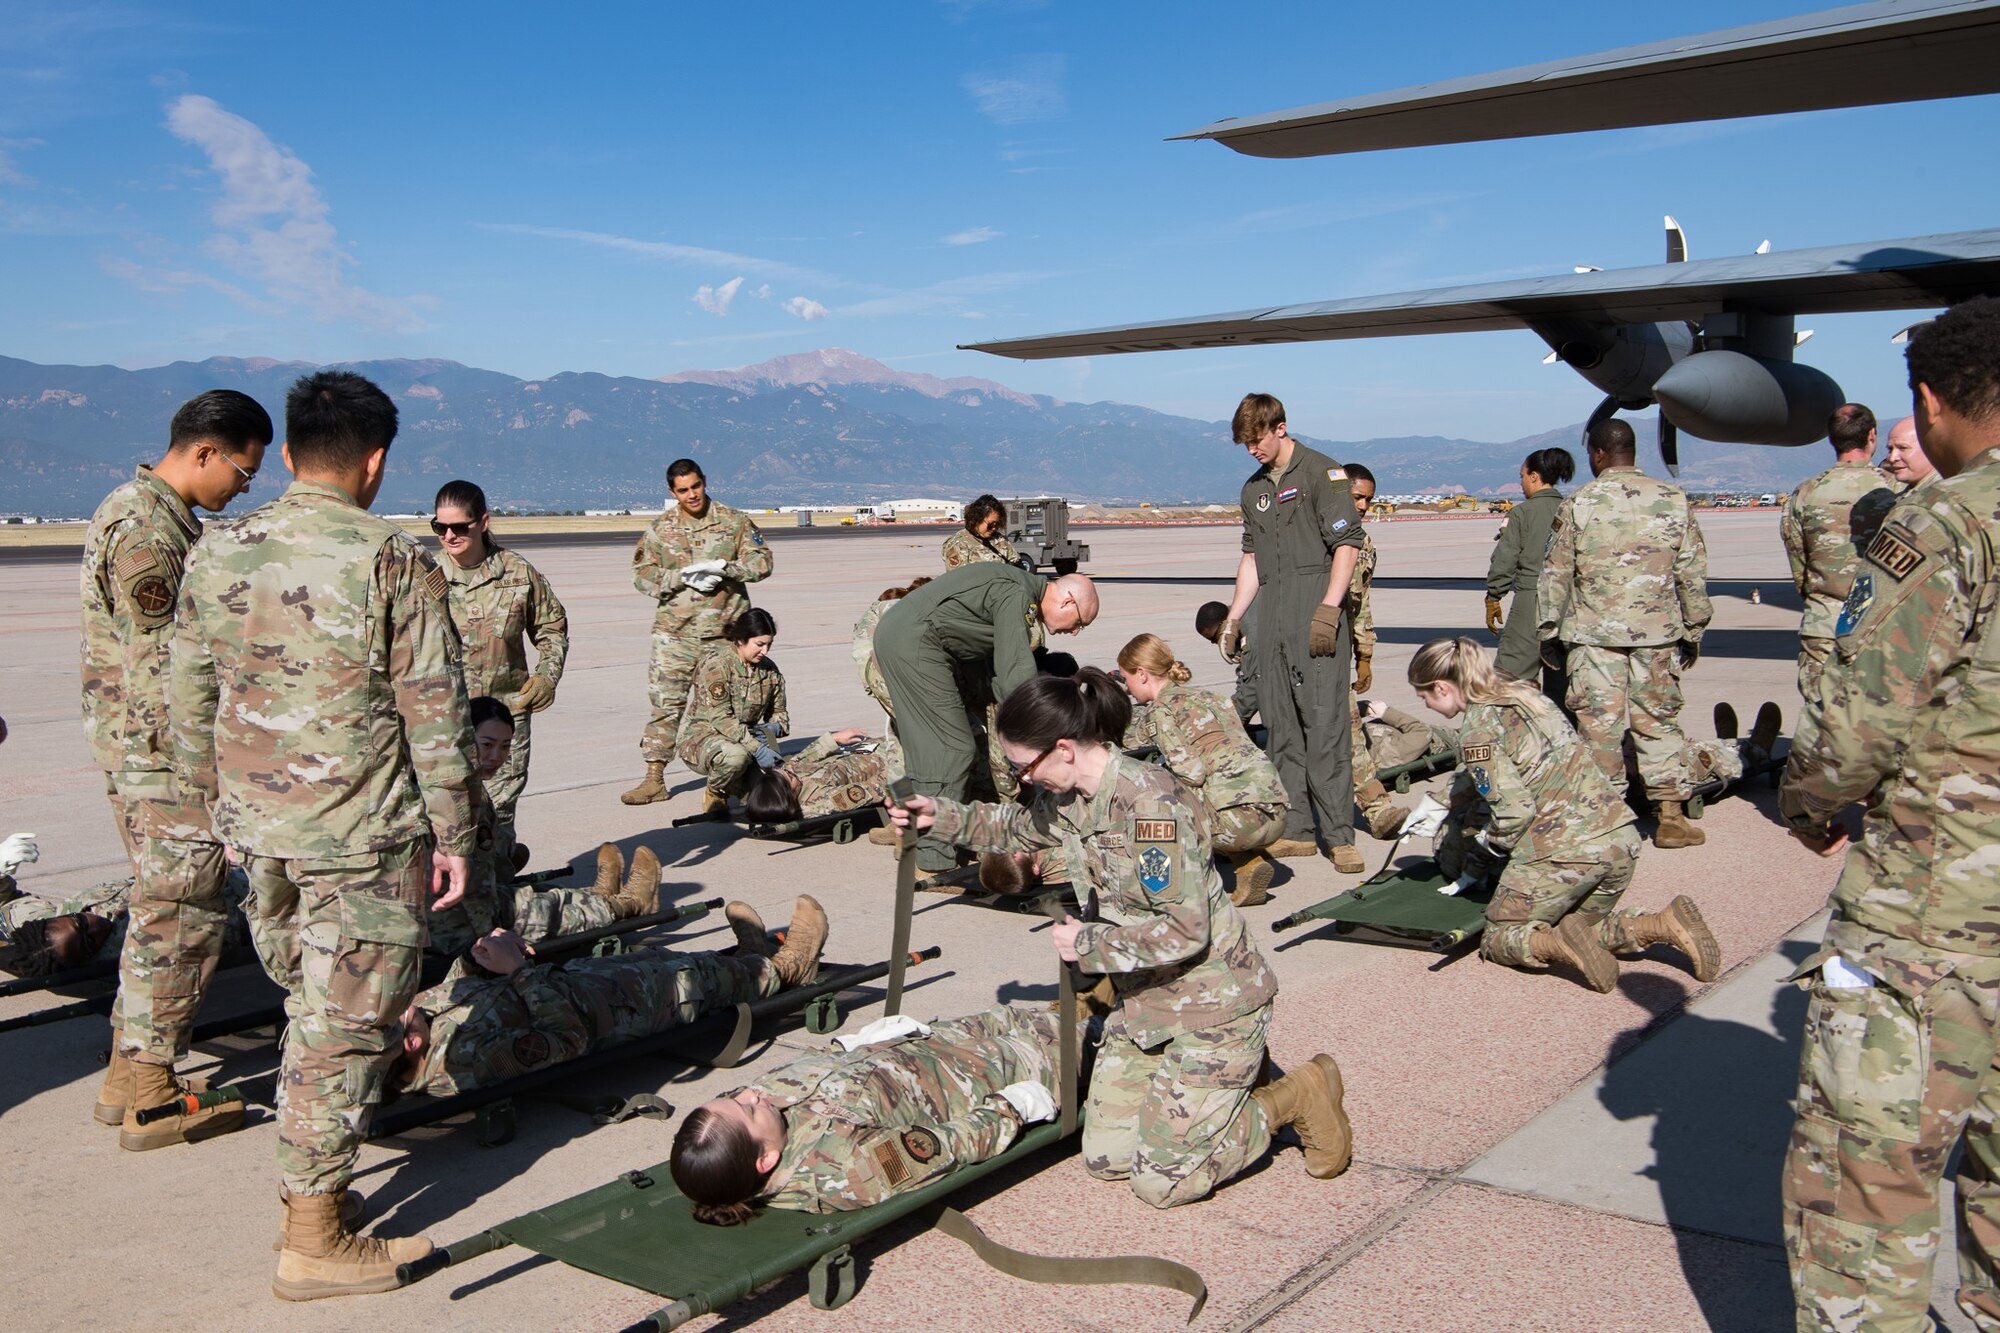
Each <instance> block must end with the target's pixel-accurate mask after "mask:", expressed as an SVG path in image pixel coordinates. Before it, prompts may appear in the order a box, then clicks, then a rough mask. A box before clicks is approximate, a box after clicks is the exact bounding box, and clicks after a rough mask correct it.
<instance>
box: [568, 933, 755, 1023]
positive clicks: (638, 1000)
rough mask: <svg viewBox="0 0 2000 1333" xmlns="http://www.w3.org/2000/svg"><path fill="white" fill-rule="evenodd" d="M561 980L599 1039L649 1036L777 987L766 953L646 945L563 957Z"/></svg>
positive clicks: (751, 998) (745, 1000)
mask: <svg viewBox="0 0 2000 1333" xmlns="http://www.w3.org/2000/svg"><path fill="white" fill-rule="evenodd" d="M561 984H562V988H563V990H564V991H565V992H566V993H567V994H569V995H570V996H571V997H572V998H574V999H577V1000H579V1001H581V1002H582V1003H581V1004H580V1005H579V1007H583V1005H586V1004H587V1005H588V1006H589V1007H588V1010H587V1012H590V1013H593V1014H596V1015H598V1016H599V1017H600V1020H601V1021H600V1022H599V1024H598V1025H597V1033H596V1040H598V1041H600V1042H620V1041H632V1040H636V1039H637V1038H640V1037H650V1036H652V1035H653V1034H654V1033H656V1032H665V1031H667V1030H668V1029H670V1028H676V1027H681V1026H683V1025H685V1024H688V1023H692V1022H694V1021H695V1020H697V1019H699V1018H700V1017H701V1016H702V1015H703V1014H707V1013H713V1012H714V1011H715V1010H717V1009H726V1008H728V1007H729V1006H731V1005H736V1004H747V1003H748V1002H750V1001H751V1000H756V999H761V998H763V997H764V996H766V995H776V994H777V993H778V991H779V990H780V989H782V988H783V983H782V982H780V981H779V979H778V972H777V969H776V968H774V967H772V966H771V961H770V959H768V958H750V957H741V956H734V955H728V954H719V953H667V952H665V951H661V950H648V949H641V950H638V951H636V952H633V953H621V954H613V955H612V956H610V957H608V958H579V959H577V960H576V961H574V962H571V963H566V964H564V965H563V968H562V983H561Z"/></svg>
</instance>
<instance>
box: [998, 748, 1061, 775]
mask: <svg viewBox="0 0 2000 1333" xmlns="http://www.w3.org/2000/svg"><path fill="white" fill-rule="evenodd" d="M1061 744H1062V742H1061V741H1057V742H1056V745H1061ZM1055 752H1056V746H1055V745H1051V746H1050V747H1049V748H1048V749H1046V750H1044V751H1042V752H1041V753H1040V754H1038V755H1036V756H1035V757H1034V758H1033V759H1030V760H1029V761H1028V762H1027V763H1025V764H1017V763H1015V762H1014V761H1013V760H1012V759H1009V760H1008V761H1007V770H1008V771H1009V772H1011V773H1012V774H1013V775H1014V779H1015V781H1017V782H1032V781H1034V779H1035V770H1036V769H1038V768H1040V767H1041V766H1042V761H1043V760H1044V759H1047V758H1048V757H1049V756H1050V755H1052V754H1054V753H1055Z"/></svg>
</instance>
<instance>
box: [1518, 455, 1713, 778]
mask: <svg viewBox="0 0 2000 1333" xmlns="http://www.w3.org/2000/svg"><path fill="white" fill-rule="evenodd" d="M1707 581H1708V551H1707V548H1706V547H1705V546H1703V544H1702V539H1701V525H1700V524H1698V523H1696V522H1695V518H1694V513H1693V511H1692V510H1691V509H1690V508H1689V506H1688V499H1687V494H1686V492H1684V491H1682V490H1681V489H1680V487H1678V486H1672V485H1669V484H1668V483H1666V482H1664V481H1659V480H1656V479H1654V478H1652V477H1649V476H1647V475H1646V474H1645V473H1643V472H1641V471H1639V469H1637V468H1636V467H1608V468H1606V469H1604V471H1603V472H1602V473H1601V474H1599V476H1598V477H1597V479H1596V480H1595V481H1592V482H1590V483H1589V484H1588V485H1586V486H1583V487H1580V488H1579V489H1578V490H1577V492H1576V494H1574V495H1572V496H1570V497H1569V498H1568V499H1567V500H1564V501H1563V503H1562V508H1561V509H1560V510H1559V511H1557V514H1556V518H1555V535H1554V536H1553V537H1552V538H1551V539H1550V541H1549V554H1548V559H1547V560H1546V561H1545V562H1544V563H1543V566H1542V581H1541V588H1540V608H1539V610H1540V616H1541V623H1540V625H1539V633H1540V637H1541V638H1542V639H1544V640H1547V639H1558V640H1560V641H1561V642H1563V643H1564V644H1566V645H1568V648H1569V653H1568V667H1569V696H1568V701H1567V702H1568V703H1569V707H1570V710H1571V711H1572V712H1573V713H1574V714H1575V715H1576V720H1577V731H1578V732H1579V733H1581V735H1582V737H1583V740H1584V742H1585V743H1586V744H1587V745H1588V746H1589V747H1590V748H1591V749H1592V750H1593V751H1594V752H1595V754H1596V756H1597V762H1598V766H1599V767H1600V768H1601V769H1603V771H1604V776H1605V777H1607V778H1609V779H1610V780H1611V781H1612V782H1613V783H1614V784H1622V783H1623V781H1624V777H1625V751H1624V738H1625V731H1626V728H1627V725H1628V717H1629V725H1630V728H1631V731H1632V742H1633V748H1634V749H1635V750H1636V751H1637V752H1638V756H1639V775H1640V777H1642V778H1643V779H1644V780H1645V784H1646V795H1647V796H1648V797H1649V798H1650V799H1652V800H1654V801H1683V800H1686V799H1687V797H1688V795H1689V792H1690V779H1689V775H1688V771H1687V764H1686V762H1685V759H1684V757H1683V747H1684V746H1685V744H1686V738H1685V737H1684V736H1683V735H1682V734H1681V729H1680V723H1679V722H1678V721H1677V719H1678V717H1679V716H1680V711H1681V671H1682V667H1681V659H1680V651H1681V646H1682V645H1683V644H1688V645H1698V644H1699V643H1700V642H1701V635H1702V631H1703V630H1705V629H1707V628H1708V621H1709V617H1710V615H1711V614H1712V611H1711V608H1710V606H1709V603H1708V591H1707V586H1706V585H1707ZM1621 790H1622V786H1621Z"/></svg>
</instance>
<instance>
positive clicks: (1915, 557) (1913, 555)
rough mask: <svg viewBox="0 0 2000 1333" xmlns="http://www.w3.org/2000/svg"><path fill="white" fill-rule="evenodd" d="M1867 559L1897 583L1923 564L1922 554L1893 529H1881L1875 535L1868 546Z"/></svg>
mask: <svg viewBox="0 0 2000 1333" xmlns="http://www.w3.org/2000/svg"><path fill="white" fill-rule="evenodd" d="M1868 558H1869V559H1870V560H1871V561H1873V562H1874V563H1875V564H1878V565H1880V566H1881V567H1882V569H1883V571H1884V572H1885V573H1887V574H1888V575H1889V577H1890V578H1892V579H1894V580H1896V582H1898V583H1901V582H1902V581H1903V580H1904V579H1906V578H1908V577H1909V576H1910V573H1911V571H1913V570H1915V569H1916V567H1917V566H1918V565H1921V564H1922V563H1924V553H1923V552H1922V551H1919V550H1918V549H1917V548H1916V547H1914V546H1912V545H1910V544H1909V543H1908V542H1907V541H1904V540H1903V538H1902V537H1901V536H1899V535H1898V534H1897V532H1896V530H1895V529H1894V528H1883V529H1882V531H1881V532H1879V533H1877V534H1876V535H1875V540H1874V541H1873V542H1871V543H1870V544H1869V546H1868Z"/></svg>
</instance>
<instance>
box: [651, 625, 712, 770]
mask: <svg viewBox="0 0 2000 1333" xmlns="http://www.w3.org/2000/svg"><path fill="white" fill-rule="evenodd" d="M712 642H714V640H711V639H697V638H695V637H693V636H692V635H684V634H668V633H666V632H665V631H664V630H654V631H653V658H652V661H651V662H650V663H648V665H647V667H646V700H647V702H648V703H650V704H652V706H653V716H652V717H651V718H650V719H649V720H648V721H647V723H646V730H645V731H644V732H643V733H642V734H641V735H640V737H639V755H640V757H641V758H643V759H644V760H645V761H646V762H647V763H649V764H670V763H672V762H673V759H674V742H675V741H676V740H677V739H679V737H680V732H681V713H682V712H683V711H684V710H685V709H686V708H687V697H688V691H689V690H690V689H692V688H694V671H695V667H696V666H697V665H699V664H700V662H701V655H702V652H703V650H704V649H706V648H707V647H708V646H709V644H710V643H712Z"/></svg>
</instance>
